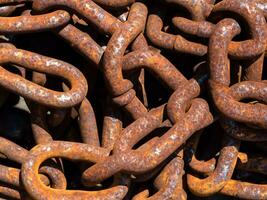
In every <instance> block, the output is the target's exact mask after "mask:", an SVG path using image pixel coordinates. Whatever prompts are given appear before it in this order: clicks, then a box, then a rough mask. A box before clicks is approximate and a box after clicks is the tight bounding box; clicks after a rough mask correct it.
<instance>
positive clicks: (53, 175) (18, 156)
mask: <svg viewBox="0 0 267 200" xmlns="http://www.w3.org/2000/svg"><path fill="white" fill-rule="evenodd" d="M0 141H1V147H0V153H1V157H3V158H7V159H8V160H12V161H15V162H17V163H20V164H23V163H24V162H26V161H27V160H28V157H29V156H30V153H29V152H28V151H27V150H26V149H24V148H22V147H20V146H18V145H16V144H14V143H13V142H11V141H9V140H6V139H4V138H0ZM5 172H8V173H5ZM39 173H41V174H39V175H38V176H40V178H39V177H38V178H39V179H40V181H43V183H44V184H45V185H50V186H51V187H54V188H58V189H66V186H67V183H66V178H65V176H64V174H63V173H62V172H61V171H60V170H59V169H56V168H54V167H50V166H42V167H41V168H40V169H39ZM44 175H45V176H44ZM47 176H48V177H49V178H47ZM19 177H20V174H19V170H17V169H14V168H7V167H5V166H1V181H3V182H5V183H9V184H11V185H13V186H20V187H22V186H21V182H20V178H19ZM23 188H24V187H23Z"/></svg>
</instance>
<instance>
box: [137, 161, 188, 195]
mask: <svg viewBox="0 0 267 200" xmlns="http://www.w3.org/2000/svg"><path fill="white" fill-rule="evenodd" d="M183 165H184V163H183V160H182V158H179V157H177V158H174V159H173V160H172V161H171V162H169V164H168V165H167V166H166V167H165V168H164V169H163V170H162V172H161V173H160V174H159V176H158V177H157V178H156V180H155V181H154V185H155V186H156V187H157V188H158V190H159V191H158V192H157V193H155V194H154V195H152V196H151V197H149V191H148V190H145V191H143V192H141V193H139V194H137V195H135V196H134V197H133V200H143V199H151V200H152V199H153V200H160V199H161V200H167V199H181V200H185V199H187V196H186V193H185V191H184V190H183V187H182V176H183V174H184V171H183Z"/></svg>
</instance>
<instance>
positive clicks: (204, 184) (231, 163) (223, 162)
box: [187, 139, 240, 197]
mask: <svg viewBox="0 0 267 200" xmlns="http://www.w3.org/2000/svg"><path fill="white" fill-rule="evenodd" d="M231 143H233V144H231V145H229V146H225V147H223V149H222V150H221V151H220V156H219V159H218V162H217V166H216V168H215V170H214V171H213V172H212V173H211V174H210V175H209V176H208V177H207V178H204V179H199V178H197V177H195V176H193V175H191V174H188V175H187V183H188V187H189V189H190V190H191V191H192V192H193V193H194V194H196V195H197V196H204V197H205V196H210V195H212V194H215V193H217V192H218V191H220V190H221V189H222V188H223V187H224V186H225V185H226V184H227V181H228V180H230V179H231V177H232V174H233V172H234V168H235V165H236V162H237V156H238V149H239V146H240V143H239V142H238V141H235V140H232V139H231Z"/></svg>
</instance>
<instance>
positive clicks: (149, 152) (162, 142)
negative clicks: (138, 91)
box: [83, 99, 212, 185]
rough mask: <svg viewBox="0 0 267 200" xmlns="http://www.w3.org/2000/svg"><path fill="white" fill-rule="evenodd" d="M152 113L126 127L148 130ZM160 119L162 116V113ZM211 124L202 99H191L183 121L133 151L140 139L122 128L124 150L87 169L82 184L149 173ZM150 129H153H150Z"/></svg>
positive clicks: (160, 108)
mask: <svg viewBox="0 0 267 200" xmlns="http://www.w3.org/2000/svg"><path fill="white" fill-rule="evenodd" d="M175 100H176V99H175ZM181 103H182V105H184V103H187V102H183V101H181ZM163 109H164V106H163V107H159V108H157V109H155V110H154V112H155V111H157V110H158V111H159V113H162V112H163ZM152 111H153V110H151V111H150V112H149V113H148V114H147V116H144V117H141V118H139V119H138V120H136V121H135V122H133V124H131V125H130V126H129V127H135V130H138V129H136V127H138V126H141V127H144V123H146V124H147V125H146V127H147V128H148V124H150V123H149V122H151V120H149V121H148V120H147V119H146V117H149V115H152V116H151V117H155V114H152V113H153V112H152ZM193 113H195V114H193ZM159 116H162V114H160V115H159ZM204 116H205V117H204ZM145 119H146V120H145ZM155 119H157V118H155ZM160 119H161V120H160V121H162V117H160ZM189 121H194V122H195V123H194V124H192V125H191V126H187V122H189ZM211 121H212V116H211V114H210V113H209V110H208V107H207V104H206V102H205V101H204V100H202V99H194V100H192V105H191V107H190V109H189V111H188V112H187V113H186V114H185V116H184V118H181V119H179V120H178V121H177V122H175V125H174V126H173V127H172V128H171V129H170V130H169V131H167V132H166V133H165V134H164V135H163V136H161V137H160V138H158V137H155V138H153V139H152V140H150V141H149V142H147V143H146V144H144V145H143V146H141V147H139V148H138V149H136V150H130V148H131V147H132V146H133V145H134V144H135V143H137V142H138V140H140V139H141V138H140V136H138V135H136V136H133V135H128V134H127V132H126V131H125V130H126V129H125V130H124V131H125V134H126V135H125V136H124V134H122V135H121V138H122V139H123V138H125V137H127V138H129V139H128V140H126V141H127V142H125V143H124V141H123V140H122V142H123V145H124V146H125V147H124V149H125V150H120V152H121V153H115V154H113V155H111V156H109V157H108V158H106V159H105V160H104V161H102V162H98V163H96V164H95V165H93V166H92V167H90V168H89V169H87V170H86V171H85V172H84V174H83V182H84V184H86V185H92V184H95V183H98V182H101V181H102V180H104V179H106V178H108V177H110V176H112V175H113V174H115V173H117V172H119V171H121V170H123V171H127V172H130V173H133V174H140V173H144V172H146V171H149V170H151V169H153V168H154V167H156V166H157V165H158V164H160V163H161V162H162V161H163V160H164V159H166V158H167V157H168V156H169V155H170V154H171V153H173V152H174V151H175V150H176V149H177V148H178V147H179V146H180V145H181V144H183V143H184V142H185V141H186V140H187V139H188V138H189V137H190V136H191V135H192V133H194V132H195V131H197V130H200V129H201V128H204V127H206V126H207V125H208V124H209V123H211ZM139 124H140V125H139ZM151 128H152V130H153V127H151ZM155 128H156V127H154V129H155ZM149 130H151V129H150V127H149V128H148V129H147V130H146V131H145V132H144V133H142V132H140V133H142V134H145V135H146V134H148V133H149V132H148V131H149ZM131 142H133V143H131ZM115 145H116V144H115ZM118 145H119V144H118ZM119 146H121V145H119ZM115 148H116V146H114V149H115ZM120 148H121V147H120ZM127 149H128V150H127ZM96 174H97V176H96Z"/></svg>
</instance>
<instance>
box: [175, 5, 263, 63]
mask: <svg viewBox="0 0 267 200" xmlns="http://www.w3.org/2000/svg"><path fill="white" fill-rule="evenodd" d="M256 6H257V5H256V1H246V0H242V1H241V2H237V1H234V0H228V1H225V0H224V1H222V2H220V3H218V4H216V5H215V6H214V7H213V10H212V12H219V11H228V12H234V13H237V14H239V15H240V16H242V17H243V18H244V19H245V20H246V23H248V25H249V28H250V30H251V33H252V39H249V40H245V41H240V42H239V41H231V43H230V44H229V47H228V48H229V54H230V55H231V56H233V57H235V58H238V59H246V58H251V57H255V56H258V55H260V54H261V53H263V52H264V51H265V48H266V43H267V40H266V34H267V29H266V28H267V27H266V22H265V19H264V16H263V13H261V12H259V11H258V10H257V9H256ZM173 23H174V25H175V26H176V27H178V28H179V29H180V30H182V31H184V32H186V33H189V34H192V35H197V36H199V37H207V38H210V36H211V35H212V33H213V32H214V30H215V25H214V24H212V23H211V22H208V21H197V20H195V21H192V20H189V19H186V18H182V17H174V18H173ZM248 49H249V50H248Z"/></svg>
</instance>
